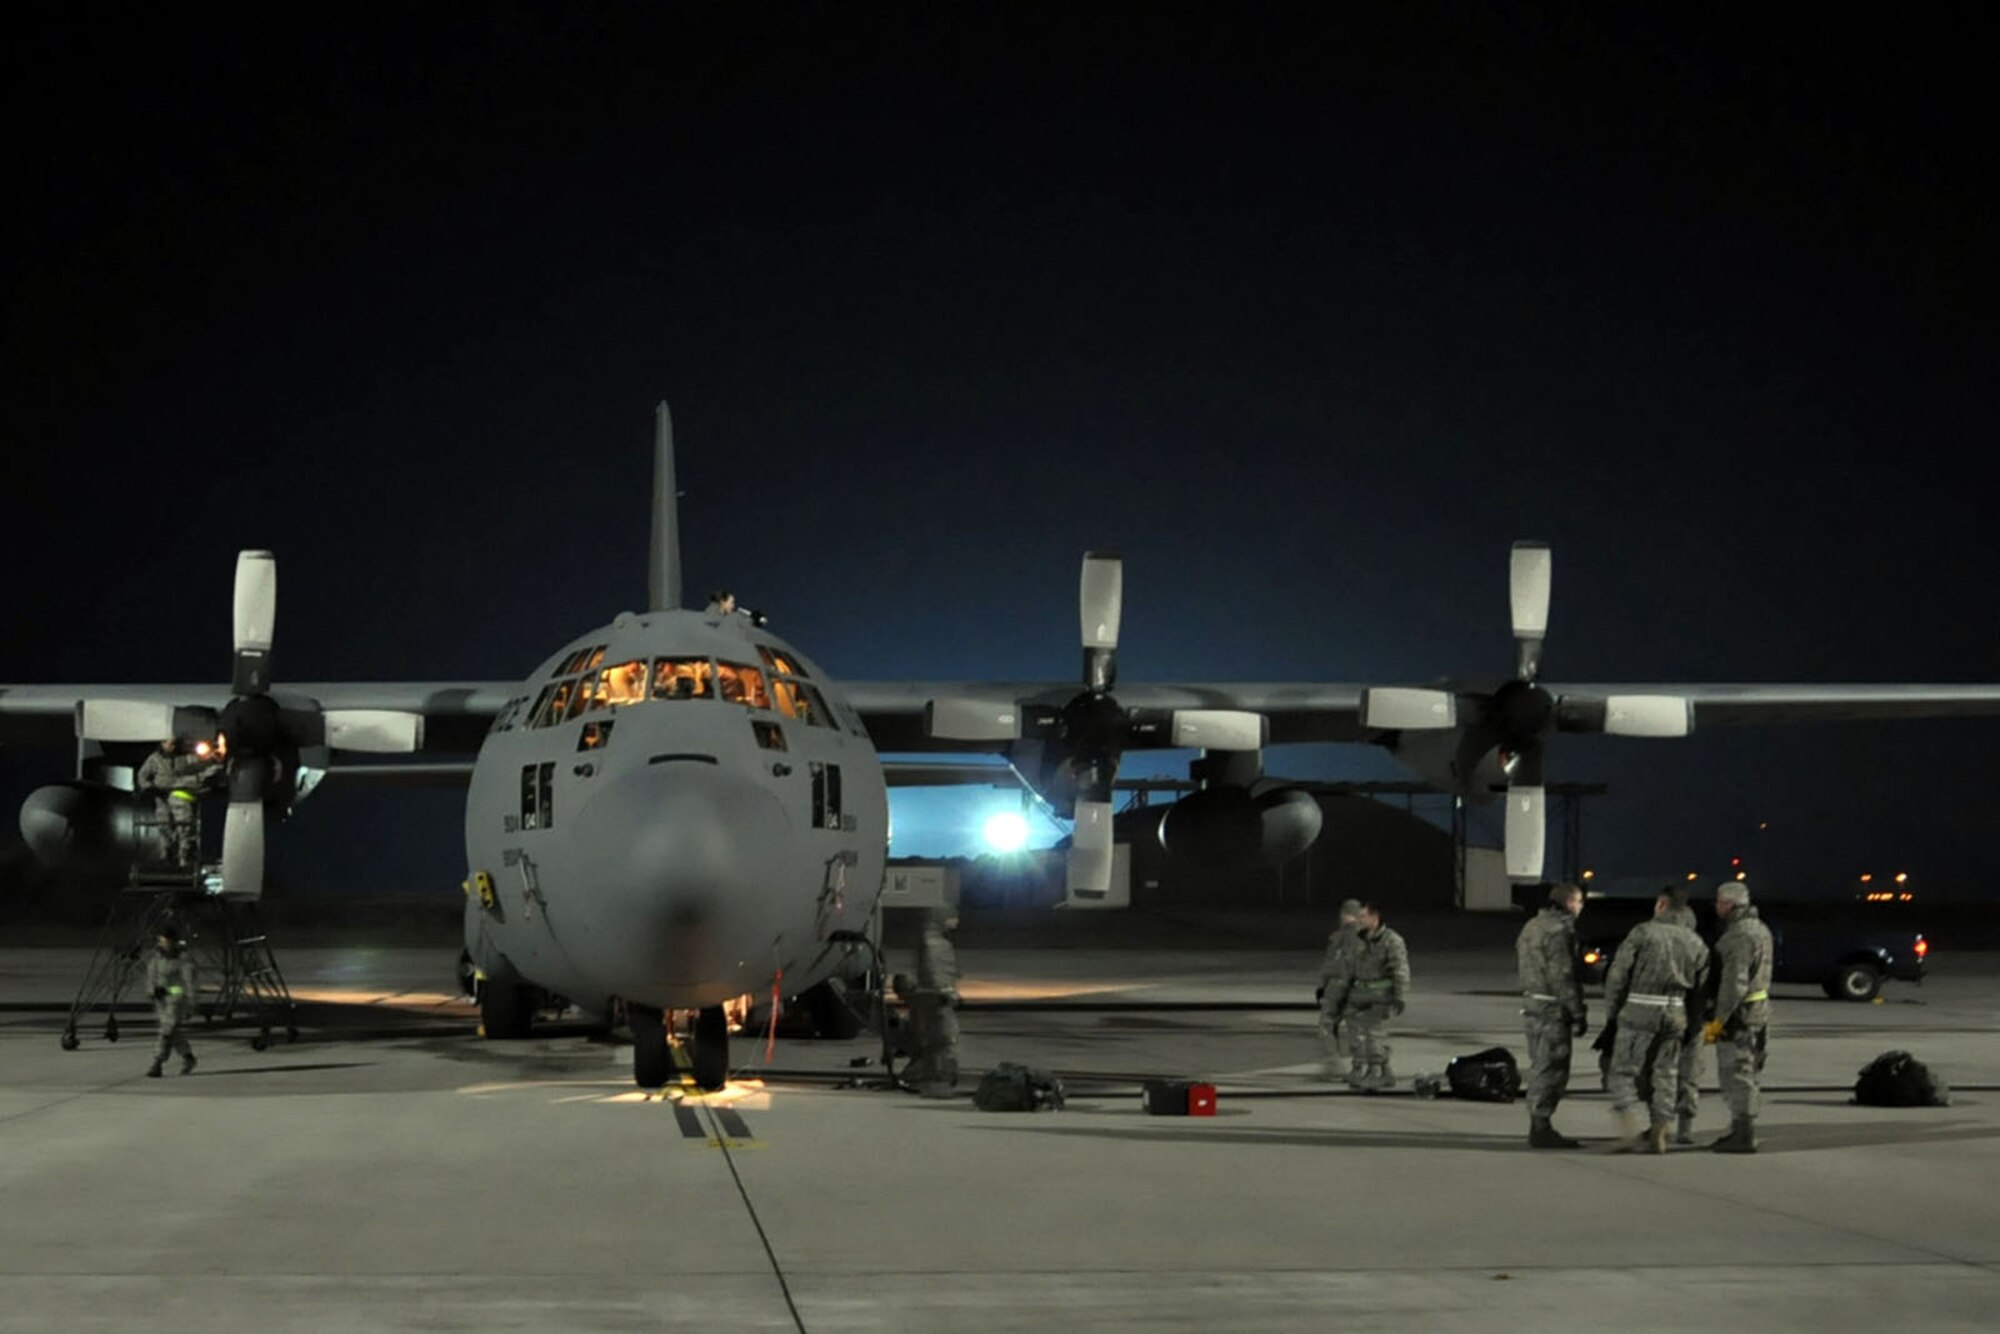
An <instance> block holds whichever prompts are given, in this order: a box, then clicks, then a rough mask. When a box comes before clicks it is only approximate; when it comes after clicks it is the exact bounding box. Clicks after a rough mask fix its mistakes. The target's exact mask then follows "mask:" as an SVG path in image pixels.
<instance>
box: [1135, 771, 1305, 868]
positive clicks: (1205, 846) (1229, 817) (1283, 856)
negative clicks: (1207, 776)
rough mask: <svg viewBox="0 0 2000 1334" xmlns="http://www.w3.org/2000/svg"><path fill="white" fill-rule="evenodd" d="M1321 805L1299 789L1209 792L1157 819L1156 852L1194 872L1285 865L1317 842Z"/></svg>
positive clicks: (1187, 799)
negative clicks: (1187, 864)
mask: <svg viewBox="0 0 2000 1334" xmlns="http://www.w3.org/2000/svg"><path fill="white" fill-rule="evenodd" d="M1320 824H1321V815H1320V809H1319V803H1318V802H1317V801H1315V800H1313V798H1312V796H1311V794H1309V793H1306V792H1301V791H1300V790H1299V789H1297V788H1289V787H1274V788H1271V789H1269V790H1267V791H1264V792H1253V791H1252V790H1251V789H1249V788H1243V787H1211V788H1206V789H1204V790H1202V791H1200V792H1196V793H1193V794H1191V795H1189V796H1186V797H1182V798H1181V799H1180V800H1179V801H1177V802H1175V803H1174V804H1173V805H1171V806H1169V807H1167V809H1166V813H1165V814H1163V815H1162V816H1161V817H1160V846H1162V847H1164V848H1165V849H1166V850H1167V852H1168V853H1169V854H1170V855H1172V856H1173V857H1176V858H1179V859H1181V860H1184V861H1187V862H1190V863H1192V864H1194V865H1196V866H1231V865H1241V864H1242V863H1244V862H1252V861H1264V862H1271V863H1278V862H1284V861H1289V860H1291V859H1292V858H1293V857H1296V856H1298V855H1299V854H1300V853H1301V852H1304V851H1305V850H1306V849H1307V848H1309V847H1311V846H1312V844H1313V840H1314V839H1316V838H1318V837H1319V830H1320Z"/></svg>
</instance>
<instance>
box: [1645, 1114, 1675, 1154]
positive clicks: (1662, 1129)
mask: <svg viewBox="0 0 2000 1334" xmlns="http://www.w3.org/2000/svg"><path fill="white" fill-rule="evenodd" d="M1669 1130H1670V1127H1669V1126H1668V1125H1667V1123H1666V1122H1665V1121H1655V1122H1653V1128H1652V1130H1650V1131H1649V1132H1647V1135H1646V1147H1647V1148H1648V1149H1650V1150H1651V1151H1652V1152H1654V1153H1665V1152H1666V1151H1667V1135H1668V1133H1669Z"/></svg>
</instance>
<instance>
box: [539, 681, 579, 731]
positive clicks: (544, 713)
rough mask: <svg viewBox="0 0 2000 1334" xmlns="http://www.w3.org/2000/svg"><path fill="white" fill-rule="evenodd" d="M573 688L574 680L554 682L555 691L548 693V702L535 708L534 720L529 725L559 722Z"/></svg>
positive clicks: (552, 725) (565, 710) (545, 725)
mask: <svg viewBox="0 0 2000 1334" xmlns="http://www.w3.org/2000/svg"><path fill="white" fill-rule="evenodd" d="M575 690H576V682H574V681H558V682H556V688H555V691H554V693H552V694H550V696H549V702H548V703H547V704H546V705H543V706H542V707H541V708H538V709H536V710H535V720H534V722H533V723H531V724H529V726H531V727H554V726H555V725H556V724H557V723H559V722H561V721H562V720H563V715H564V713H566V712H567V711H568V709H569V701H570V696H571V694H572V693H573V692H574V691H575Z"/></svg>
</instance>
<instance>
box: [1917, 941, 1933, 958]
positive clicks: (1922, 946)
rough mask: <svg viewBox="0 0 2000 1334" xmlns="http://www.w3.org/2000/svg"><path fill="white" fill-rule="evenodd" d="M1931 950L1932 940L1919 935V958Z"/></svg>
mask: <svg viewBox="0 0 2000 1334" xmlns="http://www.w3.org/2000/svg"><path fill="white" fill-rule="evenodd" d="M1930 952H1931V943H1930V942H1929V941H1928V940H1925V939H1924V938H1923V937H1922V936H1918V937H1917V957H1918V958H1919V959H1921V958H1923V957H1924V956H1925V955H1927V954H1929V953H1930Z"/></svg>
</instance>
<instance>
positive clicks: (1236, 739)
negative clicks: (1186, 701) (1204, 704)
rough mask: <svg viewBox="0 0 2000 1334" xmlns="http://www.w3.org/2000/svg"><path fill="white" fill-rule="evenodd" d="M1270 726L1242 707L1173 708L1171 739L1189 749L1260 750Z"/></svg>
mask: <svg viewBox="0 0 2000 1334" xmlns="http://www.w3.org/2000/svg"><path fill="white" fill-rule="evenodd" d="M1270 734H1271V726H1270V724H1269V723H1268V722H1267V721H1265V718H1264V715H1263V714H1261V713H1246V712H1244V711H1243V710H1241V709H1175V710H1174V717H1173V730H1172V736H1173V743H1174V745H1175V746H1176V747H1177V748H1182V749H1191V750H1262V749H1263V748H1264V742H1265V740H1266V739H1267V738H1268V737H1269V736H1270Z"/></svg>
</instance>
